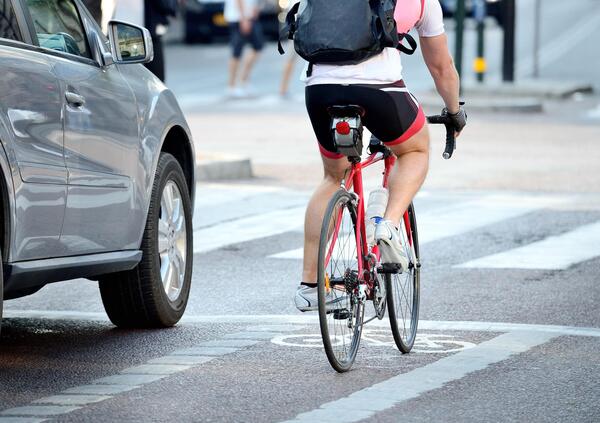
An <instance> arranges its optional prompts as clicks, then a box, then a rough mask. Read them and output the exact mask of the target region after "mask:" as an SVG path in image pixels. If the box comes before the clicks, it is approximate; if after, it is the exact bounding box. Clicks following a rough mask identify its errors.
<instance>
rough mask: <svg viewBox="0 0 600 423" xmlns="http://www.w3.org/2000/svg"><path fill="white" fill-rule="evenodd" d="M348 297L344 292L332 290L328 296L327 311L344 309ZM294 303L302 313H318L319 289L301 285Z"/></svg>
mask: <svg viewBox="0 0 600 423" xmlns="http://www.w3.org/2000/svg"><path fill="white" fill-rule="evenodd" d="M346 299H347V295H346V293H345V292H344V291H342V290H337V289H332V290H330V291H329V293H328V294H327V310H328V311H330V310H335V309H336V308H342V307H343V302H344V301H346ZM294 303H295V304H296V308H297V309H298V310H300V311H302V312H304V311H316V310H318V309H319V294H318V288H317V287H314V288H311V287H310V286H306V285H300V286H299V287H298V290H297V291H296V295H294Z"/></svg>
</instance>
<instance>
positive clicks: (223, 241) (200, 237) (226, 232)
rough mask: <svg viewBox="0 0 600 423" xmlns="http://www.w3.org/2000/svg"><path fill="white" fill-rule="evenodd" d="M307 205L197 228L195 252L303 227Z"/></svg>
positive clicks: (202, 251) (195, 232)
mask: <svg viewBox="0 0 600 423" xmlns="http://www.w3.org/2000/svg"><path fill="white" fill-rule="evenodd" d="M305 210H306V207H304V206H302V207H293V208H289V209H283V210H275V211H272V212H269V213H263V214H260V215H256V216H251V217H246V218H242V219H237V220H234V221H231V222H224V223H222V224H219V225H216V226H211V227H209V228H205V229H200V230H197V231H194V253H205V252H208V251H213V250H217V249H219V248H222V247H226V246H228V245H232V244H237V243H240V242H247V241H252V240H254V239H259V238H266V237H268V236H272V235H279V234H282V233H285V232H289V231H294V230H299V229H301V228H302V225H303V223H304V212H305Z"/></svg>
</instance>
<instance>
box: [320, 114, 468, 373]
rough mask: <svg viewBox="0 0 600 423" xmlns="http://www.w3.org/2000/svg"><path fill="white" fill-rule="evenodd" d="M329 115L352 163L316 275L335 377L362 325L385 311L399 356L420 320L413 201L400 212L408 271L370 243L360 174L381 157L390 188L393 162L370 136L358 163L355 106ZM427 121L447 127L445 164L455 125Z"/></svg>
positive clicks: (350, 359) (442, 119)
mask: <svg viewBox="0 0 600 423" xmlns="http://www.w3.org/2000/svg"><path fill="white" fill-rule="evenodd" d="M329 114H330V116H331V119H332V120H331V122H332V124H331V128H332V131H333V133H334V137H335V143H336V147H337V150H338V151H339V152H340V153H341V154H343V155H345V156H346V157H348V160H349V161H350V163H351V166H350V168H349V170H348V171H347V172H346V175H345V177H344V179H343V180H342V182H341V186H340V189H339V190H338V191H337V192H336V193H335V194H334V195H333V197H332V198H331V200H330V202H329V204H328V207H327V209H326V212H325V216H324V219H323V224H322V227H321V236H320V242H319V257H318V276H317V286H318V306H319V323H320V329H321V337H322V339H323V345H324V347H325V353H326V354H327V358H328V360H329V363H330V364H331V366H332V367H333V368H334V369H335V370H337V371H338V372H346V371H348V370H350V368H351V367H352V364H353V363H354V360H355V358H356V353H357V351H358V347H359V345H360V338H361V334H362V329H363V326H364V325H365V324H366V323H368V322H370V321H371V320H373V319H376V318H378V319H383V318H384V316H385V312H386V309H387V312H388V316H389V319H390V326H391V330H392V334H393V338H394V341H395V344H396V346H397V347H398V349H399V350H400V351H401V352H402V353H405V354H406V353H408V352H410V350H411V349H412V347H413V344H414V342H415V338H416V334H417V325H418V322H419V289H420V285H419V284H420V270H421V262H420V255H419V238H418V234H417V220H416V215H415V208H414V206H413V204H411V205H410V206H409V207H408V210H407V211H406V212H405V213H404V217H403V219H402V222H401V227H400V228H399V231H400V238H401V241H402V245H403V247H404V249H405V252H406V255H407V257H408V258H409V265H408V268H407V269H402V267H401V266H400V265H396V264H390V263H385V264H384V263H381V255H380V250H379V246H378V245H376V244H375V245H369V244H368V242H367V232H366V224H365V197H364V192H363V178H362V171H363V169H365V168H367V167H369V166H372V165H374V164H375V163H377V162H380V161H382V160H383V162H384V165H385V169H384V172H383V180H382V186H383V187H384V188H387V187H388V179H389V175H390V171H391V170H392V168H393V166H394V164H395V161H396V157H395V156H394V154H393V153H392V151H391V150H390V149H389V148H388V147H386V146H385V145H384V144H383V143H382V142H381V141H379V140H378V139H376V138H374V137H373V138H371V140H370V143H369V147H368V153H369V156H368V157H367V158H366V159H365V160H364V161H361V155H362V150H363V139H362V136H363V126H362V121H361V118H362V116H364V109H363V108H361V107H360V106H354V105H349V106H332V107H330V108H329ZM427 119H428V121H429V122H430V123H435V124H444V125H445V126H446V132H447V136H446V149H445V151H444V158H445V159H449V158H450V157H451V156H452V153H453V152H454V150H455V147H456V143H455V138H454V129H453V126H452V123H451V122H450V120H449V118H448V117H447V116H445V115H440V116H430V117H428V118H427ZM368 301H370V302H372V304H373V307H374V311H375V313H374V316H373V317H371V318H370V319H368V320H366V321H365V320H364V319H365V314H364V312H365V307H366V305H367V302H368ZM328 302H329V304H328Z"/></svg>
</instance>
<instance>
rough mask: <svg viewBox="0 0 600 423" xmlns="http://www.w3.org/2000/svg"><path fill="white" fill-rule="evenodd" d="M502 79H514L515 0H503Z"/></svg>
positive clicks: (510, 80)
mask: <svg viewBox="0 0 600 423" xmlns="http://www.w3.org/2000/svg"><path fill="white" fill-rule="evenodd" d="M502 79H503V80H504V81H505V82H514V80H515V0H504V46H503V52H502Z"/></svg>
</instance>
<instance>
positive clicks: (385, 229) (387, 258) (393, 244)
mask: <svg viewBox="0 0 600 423" xmlns="http://www.w3.org/2000/svg"><path fill="white" fill-rule="evenodd" d="M375 242H376V243H377V245H379V250H380V251H381V262H382V263H393V264H399V265H400V266H402V270H403V271H406V270H407V269H408V257H407V256H406V251H405V250H404V247H403V245H402V242H401V241H400V234H399V233H398V230H397V229H396V228H395V227H394V224H393V223H392V222H390V221H389V220H381V221H379V222H378V223H377V225H376V226H375Z"/></svg>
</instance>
